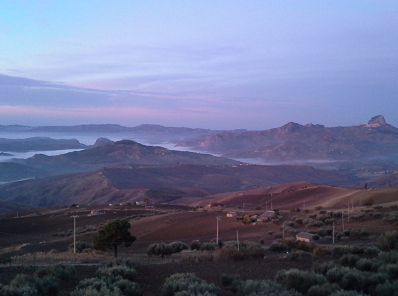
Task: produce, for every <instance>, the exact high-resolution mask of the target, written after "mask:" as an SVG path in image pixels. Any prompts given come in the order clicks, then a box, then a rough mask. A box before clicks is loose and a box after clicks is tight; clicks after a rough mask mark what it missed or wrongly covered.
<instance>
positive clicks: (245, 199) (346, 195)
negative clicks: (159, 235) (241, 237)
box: [175, 182, 398, 210]
mask: <svg viewBox="0 0 398 296" xmlns="http://www.w3.org/2000/svg"><path fill="white" fill-rule="evenodd" d="M397 194H398V188H397V187H389V188H370V189H367V190H366V189H364V188H347V187H336V186H330V185H319V184H314V183H310V182H294V183H287V184H282V185H274V186H268V187H262V188H257V189H253V190H244V191H243V190H242V191H236V192H227V193H218V194H214V195H209V196H206V197H205V198H196V199H180V200H178V201H175V203H176V204H179V205H184V206H196V205H198V203H200V204H202V205H205V204H210V203H220V204H224V205H229V206H238V207H240V208H242V206H243V204H245V206H246V207H247V208H250V207H251V208H253V207H254V206H261V207H262V208H263V209H265V208H267V209H271V208H274V209H283V210H290V209H294V208H300V209H304V208H314V207H316V206H322V207H325V208H334V209H336V208H345V207H347V206H348V204H350V205H351V207H352V206H355V207H358V206H362V205H363V204H364V203H365V201H367V200H370V199H371V200H373V203H374V204H388V203H393V202H396V196H397Z"/></svg>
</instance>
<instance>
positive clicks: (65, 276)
mask: <svg viewBox="0 0 398 296" xmlns="http://www.w3.org/2000/svg"><path fill="white" fill-rule="evenodd" d="M34 275H35V276H37V277H39V278H44V277H46V276H53V277H55V278H58V279H59V280H71V279H73V278H75V275H76V268H75V267H74V266H70V265H62V264H60V265H55V266H46V267H40V268H38V269H37V270H36V271H35V273H34Z"/></svg>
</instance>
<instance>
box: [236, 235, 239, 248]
mask: <svg viewBox="0 0 398 296" xmlns="http://www.w3.org/2000/svg"><path fill="white" fill-rule="evenodd" d="M236 242H237V243H238V251H239V230H237V231H236Z"/></svg>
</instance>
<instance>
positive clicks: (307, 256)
mask: <svg viewBox="0 0 398 296" xmlns="http://www.w3.org/2000/svg"><path fill="white" fill-rule="evenodd" d="M288 259H289V260H292V261H308V260H310V261H311V260H312V253H310V252H305V251H301V250H299V251H297V252H293V253H290V254H289V255H288Z"/></svg>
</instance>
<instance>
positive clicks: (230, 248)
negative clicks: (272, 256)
mask: <svg viewBox="0 0 398 296" xmlns="http://www.w3.org/2000/svg"><path fill="white" fill-rule="evenodd" d="M218 253H219V256H220V258H223V259H232V260H244V259H261V258H263V257H264V254H265V249H264V248H263V247H262V246H261V244H259V243H255V242H250V241H243V242H240V243H239V250H238V244H237V242H236V241H227V242H225V243H224V247H223V248H222V249H220V250H218Z"/></svg>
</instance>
